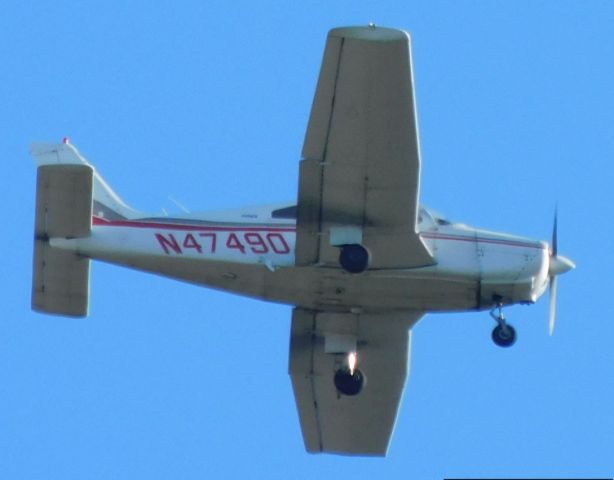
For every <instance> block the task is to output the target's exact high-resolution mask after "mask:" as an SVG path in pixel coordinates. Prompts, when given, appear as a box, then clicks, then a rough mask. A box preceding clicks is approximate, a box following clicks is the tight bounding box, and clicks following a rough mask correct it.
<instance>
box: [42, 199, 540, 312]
mask: <svg viewBox="0 0 614 480" xmlns="http://www.w3.org/2000/svg"><path fill="white" fill-rule="evenodd" d="M284 211H289V212H290V213H289V214H286V215H281V216H280V215H275V212H284ZM94 214H95V215H94V218H93V226H92V233H91V235H90V236H88V237H85V238H77V239H59V238H58V239H51V240H50V243H51V245H52V246H53V247H56V248H63V249H68V250H72V251H75V252H77V253H79V254H80V255H83V256H86V257H89V258H92V259H97V260H102V261H106V262H110V263H114V264H119V265H123V266H128V267H132V268H136V269H139V270H144V271H149V272H152V273H158V274H161V275H164V276H168V277H172V278H176V279H179V280H184V281H188V282H191V283H195V284H199V285H203V286H207V287H211V288H217V289H221V290H225V291H229V292H234V293H237V294H242V295H247V296H251V297H256V298H261V299H265V300H269V301H275V302H281V303H288V304H292V305H298V306H302V307H305V308H316V309H317V308H323V307H326V308H327V309H339V310H351V311H380V310H423V311H458V310H468V309H485V308H490V307H492V306H493V305H494V304H496V303H499V302H500V303H503V304H513V303H532V302H535V301H536V300H537V298H539V296H540V295H541V294H542V293H543V292H544V290H545V288H546V286H547V280H548V245H547V244H546V243H545V242H540V241H535V240H530V239H526V238H522V237H517V236H512V235H508V234H504V233H497V232H490V231H486V230H481V229H476V228H473V227H470V226H467V225H464V224H459V223H452V222H449V221H446V220H444V219H442V218H440V217H438V216H436V214H433V213H431V212H430V211H429V210H428V209H426V208H422V209H421V210H420V218H419V224H418V229H419V233H420V236H421V238H422V240H423V242H424V243H425V245H426V246H427V247H428V249H429V250H430V252H431V253H432V255H433V256H434V258H435V261H436V263H435V264H434V265H431V266H428V267H422V268H412V269H394V270H391V269H384V270H368V271H367V272H365V273H363V274H360V275H353V274H348V273H347V272H344V271H343V270H342V269H340V268H322V267H321V266H320V267H318V266H313V267H296V266H295V264H294V249H295V239H296V220H295V219H294V218H293V213H292V209H291V207H288V208H271V207H256V208H252V209H241V210H234V211H225V212H212V213H209V214H202V215H198V214H190V215H183V216H180V217H173V218H170V217H154V216H146V217H143V218H136V219H129V220H128V219H117V218H116V219H109V218H105V216H104V213H103V212H96V211H95V212H94Z"/></svg>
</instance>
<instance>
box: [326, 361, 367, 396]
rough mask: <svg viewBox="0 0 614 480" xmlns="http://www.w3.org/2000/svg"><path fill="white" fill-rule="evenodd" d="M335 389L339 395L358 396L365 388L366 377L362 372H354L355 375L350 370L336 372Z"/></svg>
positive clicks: (343, 369) (344, 369)
mask: <svg viewBox="0 0 614 480" xmlns="http://www.w3.org/2000/svg"><path fill="white" fill-rule="evenodd" d="M334 380H335V387H336V388H337V391H338V392H339V393H342V394H343V395H347V396H350V397H351V396H354V395H358V394H359V393H360V392H361V391H362V389H363V387H364V386H365V380H366V379H365V376H364V375H363V374H362V372H361V371H360V370H354V375H352V374H351V373H350V370H349V369H348V368H342V369H340V370H337V371H336V372H335V379H334Z"/></svg>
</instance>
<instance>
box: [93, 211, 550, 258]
mask: <svg viewBox="0 0 614 480" xmlns="http://www.w3.org/2000/svg"><path fill="white" fill-rule="evenodd" d="M92 223H93V224H94V225H96V226H108V227H132V228H159V229H165V230H197V231H216V232H294V231H296V229H295V228H294V227H231V226H230V227H220V226H204V225H191V224H189V223H187V224H175V223H164V222H150V221H139V220H107V219H106V218H102V217H97V216H94V217H93V219H92ZM421 236H422V237H424V238H431V239H434V240H451V241H457V242H475V241H476V240H477V241H478V242H479V243H490V244H493V245H508V246H512V247H526V248H537V249H540V250H541V249H542V248H543V246H542V245H541V244H538V243H529V242H523V241H517V240H504V239H497V238H485V237H477V238H476V237H466V236H463V235H442V234H437V233H423V234H422V235H421Z"/></svg>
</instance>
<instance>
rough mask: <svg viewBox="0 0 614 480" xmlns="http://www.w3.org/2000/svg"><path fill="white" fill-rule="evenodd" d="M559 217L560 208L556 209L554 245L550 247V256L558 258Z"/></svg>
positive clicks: (553, 230)
mask: <svg viewBox="0 0 614 480" xmlns="http://www.w3.org/2000/svg"><path fill="white" fill-rule="evenodd" d="M558 216H559V208H558V206H556V207H554V226H553V227H552V244H551V245H550V256H551V257H556V254H557V252H558V250H559V247H558V243H559V242H558V233H557V230H558V227H557V224H558Z"/></svg>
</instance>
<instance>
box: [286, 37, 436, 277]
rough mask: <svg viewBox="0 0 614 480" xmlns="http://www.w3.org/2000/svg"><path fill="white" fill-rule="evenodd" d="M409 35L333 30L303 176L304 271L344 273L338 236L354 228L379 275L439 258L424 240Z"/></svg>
mask: <svg viewBox="0 0 614 480" xmlns="http://www.w3.org/2000/svg"><path fill="white" fill-rule="evenodd" d="M409 42H410V39H409V35H408V34H407V33H406V32H403V31H399V30H391V29H385V28H379V27H355V28H340V29H335V30H332V31H331V32H330V33H329V35H328V40H327V44H326V50H325V53H324V59H323V63H322V68H321V71H320V78H319V80H318V86H317V89H316V95H315V98H314V103H313V106H312V110H311V116H310V120H309V125H308V128H307V134H306V137H305V144H304V147H303V160H302V161H301V168H300V182H299V205H298V223H297V250H296V255H297V265H314V264H319V265H331V266H332V265H337V256H338V250H337V249H336V248H335V245H334V243H335V242H334V241H331V232H333V231H334V230H335V229H337V230H339V229H343V228H347V227H349V228H350V230H348V231H350V232H351V231H353V230H351V229H354V231H358V232H359V233H358V235H357V236H356V238H357V239H358V241H360V242H361V243H363V244H364V245H365V246H366V247H367V248H368V249H369V251H370V253H371V255H372V262H371V267H372V268H411V267H418V266H424V265H429V264H432V263H433V258H432V256H431V254H430V252H429V251H428V249H427V248H426V246H425V245H424V244H423V242H422V240H421V239H420V237H419V236H418V234H417V229H416V218H417V211H418V195H419V183H420V148H419V143H418V126H417V121H416V112H415V103H414V87H413V78H412V69H411V58H410V44H409Z"/></svg>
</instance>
